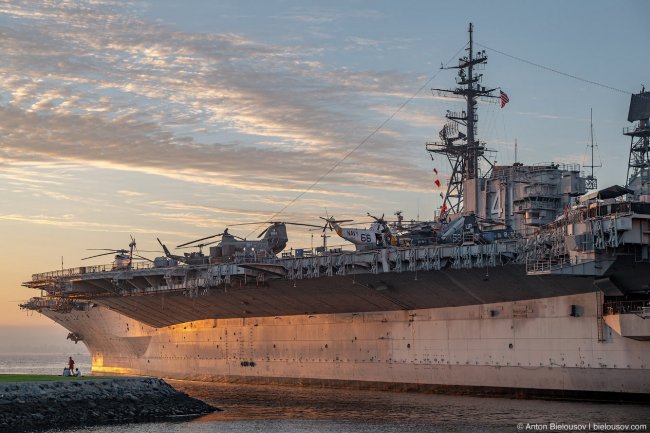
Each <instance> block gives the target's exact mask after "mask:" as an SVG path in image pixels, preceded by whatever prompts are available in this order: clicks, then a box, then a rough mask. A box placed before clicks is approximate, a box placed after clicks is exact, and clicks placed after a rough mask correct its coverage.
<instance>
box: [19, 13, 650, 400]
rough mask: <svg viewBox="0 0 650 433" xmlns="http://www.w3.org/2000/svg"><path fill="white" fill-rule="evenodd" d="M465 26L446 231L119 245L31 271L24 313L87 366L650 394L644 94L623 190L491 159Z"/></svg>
mask: <svg viewBox="0 0 650 433" xmlns="http://www.w3.org/2000/svg"><path fill="white" fill-rule="evenodd" d="M469 31H470V41H469V44H468V50H467V55H466V56H465V57H463V58H461V59H459V64H458V66H457V67H456V69H458V71H459V72H458V79H457V85H458V87H457V88H456V89H454V90H451V91H449V92H450V93H452V94H455V95H456V96H459V97H462V98H464V99H465V100H466V102H467V104H466V108H465V110H463V111H462V112H459V113H455V112H447V119H448V120H449V122H448V123H447V124H446V125H445V126H444V127H443V128H442V130H441V131H440V134H439V136H440V141H439V142H434V143H427V151H429V152H431V153H434V154H437V155H444V156H445V157H447V158H448V160H449V162H450V163H451V166H452V176H451V179H450V182H449V187H448V189H447V192H446V195H445V197H444V205H443V212H442V214H441V215H440V218H439V219H438V220H436V221H432V222H429V223H426V224H419V225H418V228H417V230H416V229H410V230H407V229H404V228H403V227H394V228H392V229H391V230H392V231H391V230H388V228H387V229H386V230H385V231H383V232H378V234H377V237H376V239H373V240H372V243H371V245H369V246H367V247H364V248H358V249H357V251H342V250H340V249H334V250H327V249H320V250H319V251H311V250H292V253H289V252H284V253H282V254H281V256H279V257H278V256H276V255H275V254H276V253H277V252H278V251H279V250H281V249H282V248H284V246H285V245H286V227H285V226H284V223H278V222H274V223H272V225H271V226H270V227H269V229H267V231H265V233H264V234H265V238H264V239H267V241H266V242H267V243H266V244H265V245H268V246H269V248H268V253H267V252H266V251H264V253H263V254H262V252H261V251H259V248H257V250H256V249H255V248H254V246H253V245H252V244H251V245H247V244H246V241H245V240H242V241H239V240H236V239H232V240H231V239H230V238H229V237H227V236H232V235H230V234H229V233H228V232H227V231H226V232H224V233H222V236H223V237H222V241H221V243H220V244H219V245H217V246H214V247H211V248H210V254H209V255H208V256H203V254H196V255H194V256H191V257H190V256H189V255H188V256H185V257H178V256H173V255H171V254H170V253H169V251H168V250H167V248H166V247H164V249H165V252H166V256H165V257H159V258H156V259H155V260H154V261H153V262H152V263H151V264H146V265H142V264H140V265H139V266H136V265H134V262H133V260H132V259H133V251H132V249H131V251H128V254H127V251H126V250H124V251H120V252H119V253H118V254H117V255H116V260H115V262H114V263H113V264H112V265H107V266H86V267H79V268H74V269H67V270H61V271H52V272H45V273H40V274H34V275H33V276H32V280H31V281H29V282H26V283H24V285H25V286H27V287H30V288H34V289H38V290H41V292H42V295H41V296H39V297H35V298H32V299H31V300H29V301H28V302H25V303H24V304H23V305H22V307H23V308H28V309H31V310H37V311H40V312H41V313H42V314H44V315H46V316H47V317H49V318H51V319H52V320H54V321H55V322H57V323H59V324H61V325H62V326H64V327H65V328H67V329H68V330H69V331H70V335H69V337H70V338H72V339H74V340H75V341H80V342H82V343H83V344H85V345H86V346H87V348H88V350H89V352H90V354H91V356H92V370H93V372H95V373H102V374H105V373H110V374H115V373H122V374H141V375H152V376H162V377H168V378H179V379H199V380H220V381H233V382H256V383H296V384H310V383H313V384H319V385H331V386H353V387H379V388H388V389H409V390H411V389H412V390H417V389H421V390H451V391H461V390H469V391H471V392H474V393H505V394H529V395H544V394H545V395H553V396H565V397H567V396H575V395H585V394H589V395H594V396H607V397H608V398H610V397H613V398H641V399H645V398H647V396H648V394H649V392H650V365H649V364H650V362H649V361H648V360H650V320H648V319H649V318H650V304H649V302H650V296H649V295H648V291H649V290H650V288H649V284H650V194H648V186H649V183H648V180H647V179H648V176H647V175H648V170H649V167H648V164H647V161H648V155H649V154H650V150H649V148H650V146H649V145H648V137H649V136H650V134H649V132H650V127H649V126H648V125H649V123H648V117H650V115H648V114H647V111H648V107H650V104H646V105H644V103H645V101H647V100H648V96H650V93H648V92H644V91H642V92H641V93H640V94H638V95H634V96H633V99H632V104H631V110H630V115H629V116H628V120H630V119H632V120H630V121H631V122H636V123H635V124H634V126H633V127H631V128H627V129H626V130H625V134H626V135H629V136H631V137H632V145H631V156H630V161H634V164H635V165H634V166H633V165H632V162H631V167H633V169H632V170H631V172H630V173H629V178H628V182H627V185H626V187H621V186H612V187H609V188H604V189H600V190H595V191H592V192H591V193H588V191H587V190H586V185H585V181H586V178H585V176H584V175H583V174H582V172H581V170H580V167H579V166H578V165H574V164H568V163H543V164H534V165H524V164H521V163H515V164H513V165H508V166H506V165H495V164H493V163H490V161H489V160H488V159H487V158H486V157H485V152H486V145H485V144H484V143H482V142H480V141H479V140H478V134H477V131H478V130H477V124H478V114H477V111H476V106H477V101H478V100H479V99H481V98H483V99H485V100H487V101H489V100H491V99H495V100H498V98H500V96H496V95H494V94H493V92H494V91H496V90H497V89H496V88H495V89H489V88H487V89H486V88H485V87H484V86H483V85H482V83H481V81H482V77H481V75H480V74H476V70H475V69H474V67H475V66H476V65H479V64H483V63H485V62H486V61H487V56H486V54H485V52H483V51H481V52H478V53H475V52H474V51H473V41H472V32H473V29H472V26H471V24H470V29H469ZM436 91H443V90H441V89H437V90H436ZM633 107H634V108H633ZM643 116H645V117H643ZM632 152H634V155H632ZM644 158H645V159H644ZM644 161H645V162H644ZM257 242H260V241H257ZM201 245H203V244H201ZM256 245H258V244H256ZM278 248H279V250H278Z"/></svg>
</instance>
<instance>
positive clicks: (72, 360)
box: [68, 356, 74, 375]
mask: <svg viewBox="0 0 650 433" xmlns="http://www.w3.org/2000/svg"><path fill="white" fill-rule="evenodd" d="M68 368H69V369H70V375H72V374H73V372H74V359H72V356H71V357H70V359H68Z"/></svg>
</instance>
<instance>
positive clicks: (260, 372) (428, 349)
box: [43, 291, 650, 399]
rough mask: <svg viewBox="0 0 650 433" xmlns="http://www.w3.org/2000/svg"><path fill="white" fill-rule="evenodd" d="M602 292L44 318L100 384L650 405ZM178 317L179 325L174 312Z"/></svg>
mask: <svg viewBox="0 0 650 433" xmlns="http://www.w3.org/2000/svg"><path fill="white" fill-rule="evenodd" d="M599 306H602V293H600V292H594V291H592V292H588V293H578V294H572V295H564V296H554V297H547V298H536V299H527V300H518V301H510V302H499V303H490V304H476V305H467V306H457V307H442V308H424V309H414V310H402V311H384V312H381V311H380V312H365V313H338V314H303V315H281V316H272V317H271V316H266V317H246V318H230V319H202V320H195V321H191V322H185V323H181V324H176V325H171V326H165V327H152V326H150V325H148V324H145V323H144V322H141V321H138V320H136V319H134V318H133V317H128V316H126V315H124V314H121V313H119V312H117V311H115V310H111V309H109V308H106V307H104V306H102V305H95V306H94V307H93V308H90V309H88V310H87V311H72V312H67V313H59V312H55V311H51V310H44V311H43V313H44V314H45V315H47V316H48V317H50V318H51V319H53V320H54V321H56V322H58V323H59V324H61V325H63V326H64V327H65V328H67V329H69V330H70V331H72V332H74V333H75V334H76V335H78V336H80V337H81V338H82V341H83V343H84V344H86V346H87V347H88V350H89V351H90V353H91V355H92V370H93V373H99V374H136V375H149V376H160V377H165V378H174V379H192V380H207V381H227V382H250V383H292V384H317V385H321V386H322V385H327V386H348V387H362V388H381V389H408V390H420V391H451V392H471V393H473V394H506V395H532V396H542V395H548V396H560V397H573V396H581V395H582V396H584V395H594V396H597V395H601V396H605V397H606V398H621V399H629V398H633V399H639V398H640V399H646V398H647V396H648V394H649V393H650V365H648V361H647V360H648V359H650V342H649V341H640V340H638V339H631V338H626V337H624V336H622V335H619V334H618V333H617V332H616V331H615V330H614V329H612V328H610V327H609V326H607V323H606V321H605V320H604V319H603V317H602V312H601V311H600V310H599ZM169 314H173V312H172V311H170V312H169Z"/></svg>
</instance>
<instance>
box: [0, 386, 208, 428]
mask: <svg viewBox="0 0 650 433" xmlns="http://www.w3.org/2000/svg"><path fill="white" fill-rule="evenodd" d="M215 410H218V409H216V408H214V407H212V406H210V405H208V404H206V403H203V402H202V401H200V400H197V399H195V398H192V397H190V396H188V395H187V394H185V393H182V392H179V391H177V390H175V389H174V388H172V387H171V386H170V385H169V384H167V383H166V382H165V381H163V380H161V379H153V378H110V379H108V378H107V379H89V380H56V381H48V382H10V383H0V432H17V431H33V430H39V429H45V428H53V427H71V426H87V425H96V424H110V423H125V422H142V421H151V420H163V419H169V418H172V417H183V416H186V417H191V416H198V415H203V414H206V413H210V412H214V411H215Z"/></svg>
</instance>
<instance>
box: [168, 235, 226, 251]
mask: <svg viewBox="0 0 650 433" xmlns="http://www.w3.org/2000/svg"><path fill="white" fill-rule="evenodd" d="M221 235H223V233H219V234H218V235H212V236H206V237H204V238H201V239H195V240H193V241H190V242H185V243H184V244H180V245H176V248H182V247H184V246H186V245H189V244H193V243H195V242H201V241H204V240H206V239H211V238H215V237H217V236H221Z"/></svg>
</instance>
